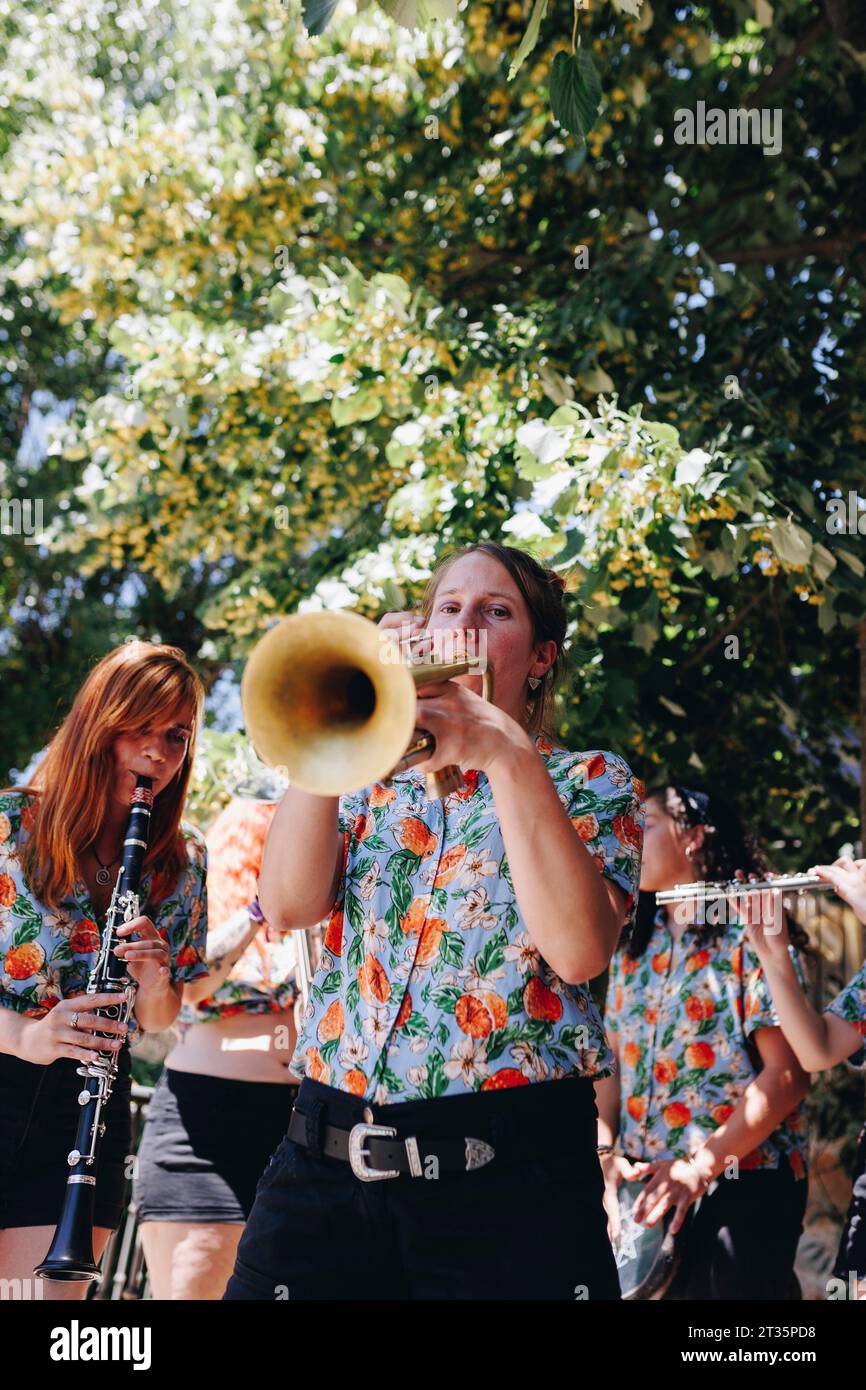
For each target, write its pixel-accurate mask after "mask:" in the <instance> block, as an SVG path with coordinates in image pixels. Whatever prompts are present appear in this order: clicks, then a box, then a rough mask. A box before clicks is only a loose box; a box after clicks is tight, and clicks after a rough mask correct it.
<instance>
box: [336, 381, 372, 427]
mask: <svg viewBox="0 0 866 1390" xmlns="http://www.w3.org/2000/svg"><path fill="white" fill-rule="evenodd" d="M381 409H382V398H381V396H377V395H376V393H375V392H374V391H372V390H371V389H370V387H369V386H368V387H365V388H362V389H361V390H360V391H353V392H352V394H351V395H349V396H335V397H334V399H333V400H332V401H331V415H332V417H333V420H334V424H335V425H351V424H354V422H355V421H356V420H374V419H375V418H376V416H377V415H378V414H379V412H380V410H381Z"/></svg>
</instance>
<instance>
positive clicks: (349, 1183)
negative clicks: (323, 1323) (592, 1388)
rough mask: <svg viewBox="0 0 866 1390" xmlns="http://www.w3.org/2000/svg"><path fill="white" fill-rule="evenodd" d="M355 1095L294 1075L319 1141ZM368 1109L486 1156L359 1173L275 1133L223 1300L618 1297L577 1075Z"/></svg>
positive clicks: (358, 1107) (381, 1119)
mask: <svg viewBox="0 0 866 1390" xmlns="http://www.w3.org/2000/svg"><path fill="white" fill-rule="evenodd" d="M364 1106H365V1102H364V1101H363V1100H362V1099H360V1098H359V1097H356V1096H352V1095H350V1094H348V1093H347V1092H345V1091H339V1090H336V1089H335V1088H333V1087H330V1086H324V1085H322V1084H321V1083H320V1082H316V1081H310V1080H308V1079H305V1080H304V1081H303V1082H302V1084H301V1088H300V1095H299V1098H298V1110H299V1112H300V1113H301V1114H304V1115H306V1116H307V1125H308V1132H310V1131H312V1132H313V1134H314V1135H315V1133H316V1132H318V1135H319V1138H321V1133H322V1131H321V1122H322V1121H324V1122H326V1123H330V1124H337V1125H339V1127H341V1128H349V1127H351V1126H352V1125H353V1124H356V1123H358V1122H359V1121H360V1120H361V1119H362V1115H363V1110H364ZM370 1109H371V1110H372V1112H373V1115H374V1118H375V1123H377V1124H383V1125H389V1124H392V1125H393V1126H394V1127H395V1128H396V1129H397V1132H398V1134H399V1135H400V1136H401V1137H402V1136H405V1135H412V1134H413V1133H414V1134H419V1135H422V1136H428V1137H432V1136H437V1137H440V1138H447V1137H458V1136H459V1137H460V1138H461V1139H465V1138H466V1137H468V1136H474V1137H475V1138H477V1139H483V1140H484V1141H485V1142H487V1143H489V1144H491V1145H492V1146H493V1148H494V1149H495V1153H494V1157H493V1159H492V1161H490V1162H489V1163H487V1164H486V1165H485V1166H483V1167H479V1168H477V1169H475V1170H473V1171H463V1170H451V1171H445V1172H443V1173H442V1174H441V1176H438V1180H437V1181H429V1182H428V1181H424V1177H418V1178H413V1177H410V1176H409V1175H408V1174H406V1175H402V1176H401V1177H399V1178H394V1179H385V1180H382V1181H378V1182H377V1181H374V1182H364V1181H362V1180H361V1179H360V1178H358V1177H356V1176H355V1174H354V1173H353V1171H352V1169H351V1168H350V1166H349V1164H348V1163H345V1162H342V1161H341V1160H339V1159H337V1158H331V1157H328V1156H325V1155H323V1156H321V1157H316V1156H314V1153H313V1152H312V1151H310V1150H309V1149H307V1148H306V1147H305V1146H303V1145H301V1144H299V1143H296V1142H295V1141H294V1140H292V1139H289V1138H288V1136H287V1137H286V1138H285V1139H284V1140H283V1142H282V1144H281V1145H280V1147H279V1148H278V1149H277V1151H276V1153H275V1154H274V1156H273V1159H272V1161H271V1163H270V1166H269V1167H268V1168H267V1169H266V1170H265V1172H264V1173H263V1174H262V1177H261V1181H260V1182H259V1185H258V1191H257V1194H256V1202H255V1206H254V1208H253V1211H252V1214H251V1216H250V1219H249V1221H248V1223H247V1227H246V1230H245V1231H244V1234H243V1235H242V1236H241V1240H240V1244H239V1247H238V1253H237V1258H236V1261H235V1267H234V1273H233V1275H232V1277H231V1279H230V1280H229V1283H228V1286H227V1288H226V1292H225V1293H224V1295H223V1297H224V1298H225V1299H226V1300H227V1301H234V1300H247V1299H249V1300H257V1299H264V1300H268V1301H274V1300H281V1299H284V1298H291V1299H292V1300H293V1301H294V1300H296V1299H327V1300H333V1299H341V1300H342V1299H345V1300H355V1299H380V1300H388V1301H390V1300H404V1299H443V1298H445V1299H477V1298H484V1299H491V1298H493V1299H509V1300H514V1299H520V1300H523V1299H560V1300H566V1301H569V1302H571V1301H573V1300H575V1299H579V1300H583V1299H591V1300H593V1301H594V1300H597V1299H598V1300H601V1299H607V1300H616V1299H618V1298H619V1296H620V1290H619V1281H618V1279H617V1272H616V1264H615V1261H614V1256H613V1251H612V1250H611V1247H610V1241H609V1240H608V1236H607V1217H606V1215H605V1212H604V1208H603V1206H602V1198H603V1195H604V1183H603V1179H602V1172H601V1166H600V1164H599V1161H598V1155H597V1153H596V1133H597V1111H596V1106H595V1095H594V1089H593V1084H592V1081H591V1080H590V1079H588V1078H579V1079H575V1080H571V1079H569V1080H562V1081H547V1082H541V1083H537V1084H534V1085H531V1086H515V1087H512V1088H509V1089H507V1090H503V1091H489V1092H478V1093H469V1092H467V1093H466V1094H465V1095H458V1096H443V1097H440V1098H438V1099H435V1100H409V1101H403V1102H400V1103H395V1104H390V1105H384V1106H379V1105H371V1106H370ZM424 1176H426V1177H430V1178H434V1177H437V1174H436V1173H435V1172H434V1171H433V1170H432V1169H431V1170H430V1171H429V1172H426V1171H425V1175H424Z"/></svg>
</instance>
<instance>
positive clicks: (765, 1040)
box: [695, 986, 811, 1179]
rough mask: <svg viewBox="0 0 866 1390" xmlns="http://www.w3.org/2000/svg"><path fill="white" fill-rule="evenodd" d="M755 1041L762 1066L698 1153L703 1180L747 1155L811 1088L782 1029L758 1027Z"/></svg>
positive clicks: (714, 1175) (697, 1161) (777, 1125)
mask: <svg viewBox="0 0 866 1390" xmlns="http://www.w3.org/2000/svg"><path fill="white" fill-rule="evenodd" d="M798 988H799V986H798ZM755 1043H756V1045H757V1048H758V1051H759V1052H760V1054H761V1060H762V1062H763V1063H764V1066H763V1068H762V1069H761V1071H759V1072H758V1075H757V1076H756V1077H755V1078H754V1080H753V1081H750V1082H749V1084H748V1086H747V1087H746V1089H745V1091H744V1092H743V1095H742V1096H741V1097H740V1100H739V1102H738V1104H737V1106H736V1109H735V1110H734V1113H733V1114H732V1115H730V1116H729V1117H728V1119H727V1120H725V1123H724V1124H723V1125H719V1128H718V1129H716V1130H714V1131H713V1133H712V1134H711V1135H710V1137H709V1139H707V1141H706V1143H704V1144H703V1145H702V1146H701V1147H700V1148H699V1149H698V1150H697V1153H696V1155H695V1161H696V1163H697V1165H698V1167H699V1168H700V1171H701V1174H702V1176H703V1177H704V1179H709V1178H711V1177H712V1178H717V1177H718V1176H719V1174H720V1173H723V1172H724V1169H725V1164H726V1160H727V1159H728V1157H729V1156H730V1155H734V1156H736V1157H737V1158H744V1157H745V1155H746V1154H748V1153H751V1152H752V1149H756V1148H757V1147H758V1145H759V1144H762V1143H763V1142H764V1140H765V1139H767V1138H768V1137H769V1136H770V1135H771V1134H772V1133H773V1131H774V1130H775V1129H778V1127H779V1125H780V1124H781V1123H782V1121H783V1120H784V1119H785V1117H786V1116H787V1115H790V1113H791V1111H792V1110H794V1109H795V1108H796V1106H797V1105H798V1104H799V1102H800V1101H801V1100H802V1099H803V1097H804V1096H805V1095H806V1094H807V1093H808V1091H809V1087H810V1084H811V1082H810V1079H809V1076H808V1074H807V1073H806V1072H804V1071H803V1069H802V1067H800V1065H799V1064H798V1062H797V1059H796V1057H795V1056H794V1053H793V1052H792V1051H791V1048H790V1047H789V1045H788V1043H787V1042H786V1041H785V1038H784V1036H783V1034H782V1030H781V1028H761V1029H759V1031H758V1032H757V1033H756V1034H755Z"/></svg>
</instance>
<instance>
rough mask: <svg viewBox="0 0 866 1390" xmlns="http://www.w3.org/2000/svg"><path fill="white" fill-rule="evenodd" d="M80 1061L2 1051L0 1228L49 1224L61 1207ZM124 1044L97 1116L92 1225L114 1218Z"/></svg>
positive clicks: (119, 1204)
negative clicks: (44, 1061)
mask: <svg viewBox="0 0 866 1390" xmlns="http://www.w3.org/2000/svg"><path fill="white" fill-rule="evenodd" d="M79 1065H80V1064H79V1063H78V1062H76V1061H74V1060H73V1059H72V1058H71V1057H60V1058H58V1060H57V1061H56V1062H50V1063H49V1064H48V1065H47V1066H38V1065H36V1064H34V1063H33V1062H24V1061H22V1060H21V1058H20V1057H11V1056H9V1055H8V1053H2V1054H0V1230H8V1229H9V1228H11V1227H20V1226H54V1225H56V1224H57V1222H58V1220H59V1218H60V1213H61V1210H62V1207H63V1198H64V1194H65V1192H66V1179H67V1177H68V1176H69V1166H68V1164H67V1162H66V1157H67V1154H68V1153H69V1152H70V1150H71V1149H73V1148H74V1147H75V1136H76V1133H77V1130H78V1121H79V1117H80V1115H81V1107H80V1106H79V1104H78V1095H79V1093H80V1091H81V1089H82V1087H83V1085H84V1080H85V1078H83V1077H81V1076H79V1075H78V1074H77V1068H78V1066H79ZM130 1065H131V1063H130V1054H129V1048H128V1047H123V1048H121V1049H120V1052H119V1054H118V1073H117V1077H116V1078H115V1080H114V1082H113V1084H112V1091H111V1096H110V1098H109V1101H108V1104H107V1105H106V1107H105V1110H104V1111H103V1114H102V1119H103V1121H104V1123H105V1126H106V1129H105V1134H104V1135H103V1138H102V1141H101V1145H100V1149H99V1158H98V1163H97V1169H96V1195H95V1201H94V1218H93V1224H94V1226H104V1227H106V1228H107V1229H109V1230H114V1229H115V1228H116V1227H117V1226H118V1225H119V1224H120V1218H121V1215H122V1213H123V1207H124V1202H125V1199H126V1189H127V1172H128V1163H127V1160H128V1157H129V1151H130V1148H131V1145H132V1123H131V1118H130V1109H129V1096H130V1089H131V1082H130Z"/></svg>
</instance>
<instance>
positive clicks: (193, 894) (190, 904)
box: [152, 825, 208, 984]
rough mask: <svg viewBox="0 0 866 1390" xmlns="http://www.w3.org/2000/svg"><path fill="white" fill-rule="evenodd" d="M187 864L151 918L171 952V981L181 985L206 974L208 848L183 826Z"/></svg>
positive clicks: (196, 834) (201, 837)
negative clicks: (180, 982) (178, 982)
mask: <svg viewBox="0 0 866 1390" xmlns="http://www.w3.org/2000/svg"><path fill="white" fill-rule="evenodd" d="M182 830H183V833H184V838H185V840H186V852H187V862H186V867H185V868H184V869H183V870H182V872H181V874H180V877H179V878H178V880H177V883H176V884H175V886H174V888H173V889H172V891H171V893H170V894H169V896H168V897H167V898H166V899H165V900H164V901H163V902H161V903H160V905H159V907H158V908H157V909H156V913H155V915H153V916H152V921H153V924H154V926H155V927H156V929H157V931H158V932H159V933H160V935H162V936H164V937H165V938H166V940H167V941H168V944H169V949H170V952H171V966H170V968H171V980H172V982H173V983H174V982H175V981H177V980H181V981H182V982H183V983H184V984H187V983H189V981H191V980H197V979H198V977H199V976H200V975H207V974H208V968H207V965H206V964H205V944H206V941H207V857H208V856H207V846H206V844H205V840H204V836H203V835H202V834H201V832H200V831H198V830H196V829H195V828H194V827H193V826H191V825H183V826H182Z"/></svg>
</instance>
